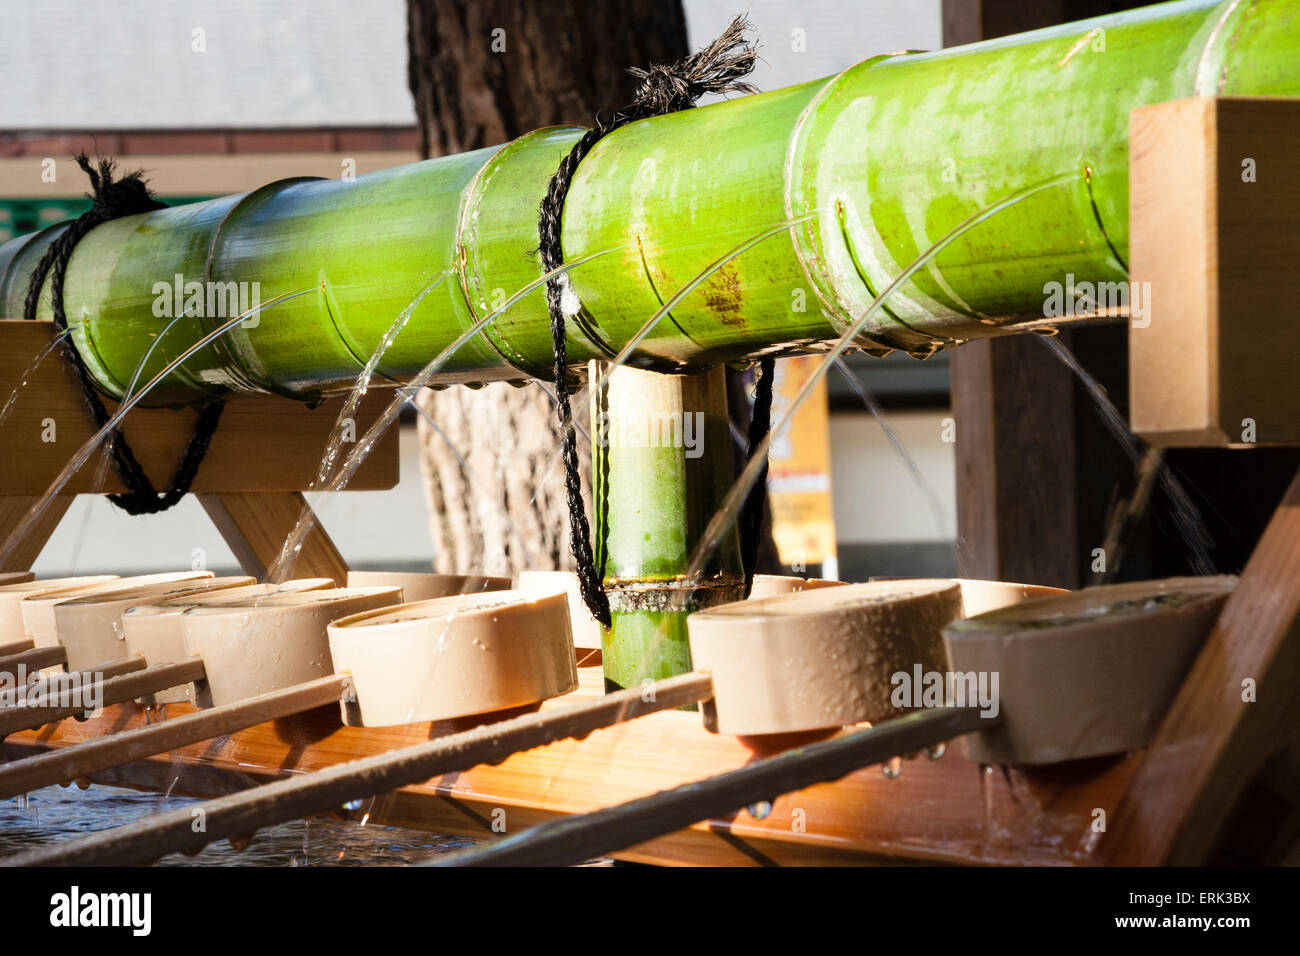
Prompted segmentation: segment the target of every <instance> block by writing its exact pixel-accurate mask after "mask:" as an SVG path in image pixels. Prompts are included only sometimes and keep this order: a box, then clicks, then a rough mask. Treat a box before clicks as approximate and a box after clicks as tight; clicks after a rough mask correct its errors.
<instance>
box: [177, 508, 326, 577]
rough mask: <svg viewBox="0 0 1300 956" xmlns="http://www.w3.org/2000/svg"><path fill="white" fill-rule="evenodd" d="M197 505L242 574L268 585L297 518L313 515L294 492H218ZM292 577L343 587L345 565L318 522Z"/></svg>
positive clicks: (305, 542)
mask: <svg viewBox="0 0 1300 956" xmlns="http://www.w3.org/2000/svg"><path fill="white" fill-rule="evenodd" d="M198 499H199V504H201V505H203V510H204V511H206V512H207V513H208V517H209V518H211V519H212V523H213V524H215V525H216V526H217V530H218V531H220V532H221V536H222V537H223V538H225V539H226V544H228V545H230V550H231V551H233V552H234V553H235V558H236V560H238V561H239V566H240V567H241V568H243V569H244V573H245V574H251V575H252V576H253V577H255V578H257V579H258V580H259V581H264V580H266V577H267V571H268V570H269V569H270V567H271V565H272V564H274V562H275V559H276V558H277V557H279V555H280V549H281V547H283V545H284V542H285V539H286V538H288V537H289V533H290V532H291V531H293V528H294V525H295V524H296V523H297V521H298V519H299V516H300V515H302V514H304V513H306V512H309V511H310V510H311V509H310V506H309V505H308V504H307V499H306V498H304V497H303V496H302V494H301V493H300V492H297V491H285V492H249V493H243V492H216V493H213V494H202V495H198ZM293 576H294V577H297V578H333V579H334V580H335V581H336V582H337V583H338V584H339V585H340V586H341V585H343V584H345V583H347V579H348V565H347V562H346V561H344V560H343V555H341V554H339V550H338V548H336V547H335V546H334V542H333V541H331V540H330V536H329V535H328V534H327V533H326V532H325V529H324V528H323V527H321V525H320V522H319V521H317V522H316V526H315V527H314V528H313V529H312V530H311V533H310V534H308V535H307V537H306V539H305V540H304V541H303V546H302V553H301V554H300V555H299V557H298V560H297V562H296V563H295V564H294V566H293Z"/></svg>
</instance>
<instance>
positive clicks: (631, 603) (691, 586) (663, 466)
mask: <svg viewBox="0 0 1300 956" xmlns="http://www.w3.org/2000/svg"><path fill="white" fill-rule="evenodd" d="M594 364H598V363H594ZM595 374H597V373H596V372H595V371H594V370H593V372H592V373H591V375H592V377H594V376H595ZM600 374H602V375H608V387H607V388H605V389H602V390H601V391H600V393H599V400H598V402H597V403H594V407H593V409H592V416H591V418H592V421H591V435H592V455H593V462H592V469H591V474H592V500H593V501H594V503H595V512H596V541H595V552H596V565H597V567H598V568H602V569H603V571H604V587H605V593H606V595H607V596H608V598H609V605H610V616H611V618H612V625H611V627H610V629H609V630H608V631H606V632H605V634H604V637H603V639H602V642H601V659H602V662H603V664H604V669H605V688H606V690H608V691H616V690H620V689H623V688H628V687H639V686H642V685H644V684H647V683H649V682H652V681H656V680H660V679H662V678H665V677H672V676H673V675H674V674H684V673H686V672H687V671H689V670H690V669H691V651H690V644H689V643H688V640H687V633H686V618H687V616H688V615H690V614H692V613H694V612H695V611H698V610H701V609H703V608H706V607H709V606H712V605H714V604H722V603H726V602H728V601H737V600H740V598H742V597H743V596H744V593H743V592H744V573H743V569H742V566H741V558H740V544H739V540H738V537H737V534H736V529H735V526H734V525H733V526H732V527H730V528H729V529H728V531H727V533H726V534H725V535H724V536H723V539H722V541H721V542H720V543H719V546H718V547H717V548H715V549H714V551H713V553H712V554H710V555H709V561H708V563H707V564H706V565H705V566H704V568H703V569H702V572H701V573H700V575H699V577H698V578H695V579H692V580H689V581H688V580H686V578H685V574H686V572H687V571H688V570H689V569H690V563H691V557H692V554H693V552H694V550H695V547H696V545H698V544H699V541H700V539H701V538H702V537H703V535H704V530H705V528H706V527H707V526H708V523H709V520H710V519H711V518H712V517H713V515H714V514H715V513H716V512H717V510H718V508H719V507H721V506H722V503H723V499H724V498H725V497H726V494H727V491H728V490H729V489H730V488H731V485H732V483H733V481H734V476H733V475H732V468H731V432H730V425H729V423H728V419H727V380H726V373H725V371H724V370H723V369H722V368H720V367H719V368H713V369H711V370H709V371H706V372H697V373H695V374H692V375H664V374H661V373H658V372H650V371H644V370H642V369H635V368H619V369H615V370H613V371H612V372H609V371H608V369H601V371H600Z"/></svg>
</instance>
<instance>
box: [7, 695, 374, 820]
mask: <svg viewBox="0 0 1300 956" xmlns="http://www.w3.org/2000/svg"><path fill="white" fill-rule="evenodd" d="M347 682H348V678H347V677H346V676H345V675H332V676H330V677H322V678H320V679H319V680H314V681H308V682H307V683H304V684H298V685H296V686H294V687H288V688H285V689H284V690H278V691H272V692H271V693H269V694H262V695H260V696H258V697H253V698H251V699H249V700H245V701H240V702H239V703H237V704H225V705H223V706H221V707H213V708H211V709H210V710H200V711H198V712H196V713H192V714H186V715H185V716H184V717H175V718H172V719H171V720H163V721H160V722H159V723H155V724H150V725H149V726H148V727H140V728H138V729H136V730H128V731H124V732H123V733H120V734H112V735H110V736H107V737H101V738H99V739H97V740H89V741H86V742H85V743H81V744H77V745H75V746H72V747H64V748H62V749H59V750H51V751H47V752H46V753H43V754H38V755H37V756H34V757H26V758H24V759H22V760H17V761H14V762H13V763H7V764H2V765H0V800H3V799H6V798H8V797H13V796H17V795H18V794H21V793H30V792H32V791H33V790H39V789H40V788H41V787H49V786H53V785H54V784H56V783H65V782H67V781H69V780H75V779H77V778H79V777H89V776H90V775H91V774H93V773H98V772H99V771H101V770H108V769H109V768H111V767H117V766H120V765H121V764H124V763H130V762H131V761H133V760H142V759H144V758H145V757H152V756H154V755H155V754H161V753H167V752H168V751H169V750H176V749H177V748H180V747H186V746H189V745H190V744H195V743H199V742H200V741H203V740H208V739H211V738H213V737H221V736H223V735H225V734H233V733H235V732H236V731H239V730H244V729H246V728H248V727H252V726H254V725H256V724H261V723H265V722H267V721H269V720H279V719H281V718H283V717H288V716H291V715H293V714H301V713H303V712H305V711H308V710H311V709H313V708H315V707H324V706H326V705H328V704H337V703H338V702H339V698H340V696H341V695H342V693H343V690H344V688H345V687H346V686H347Z"/></svg>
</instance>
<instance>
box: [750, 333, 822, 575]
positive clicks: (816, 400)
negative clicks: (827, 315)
mask: <svg viewBox="0 0 1300 956" xmlns="http://www.w3.org/2000/svg"><path fill="white" fill-rule="evenodd" d="M822 361H823V359H822V357H821V356H817V355H801V356H797V357H794V358H788V359H778V360H777V362H776V381H775V385H774V388H773V391H772V425H773V427H774V428H775V427H776V425H777V424H778V423H779V422H780V421H781V420H782V418H783V417H784V416H785V413H786V410H787V409H788V408H789V407H790V404H791V402H793V401H794V398H795V396H797V395H798V394H799V392H800V390H801V389H802V388H803V387H804V384H805V383H806V382H807V381H808V379H809V378H810V377H811V376H812V374H813V372H814V371H815V370H816V369H817V367H818V366H819V365H820V364H821V363H822ZM767 492H768V498H769V500H770V501H771V506H772V537H773V538H774V539H775V541H776V549H777V551H778V552H779V554H780V556H781V563H782V564H785V565H788V566H789V567H790V568H791V569H792V570H793V571H795V572H796V573H800V572H803V571H806V570H807V567H808V565H813V564H820V565H822V572H821V573H822V574H823V575H825V576H826V577H835V576H836V574H837V555H836V551H835V514H834V511H833V510H832V507H831V436H830V403H829V400H828V398H827V393H826V379H825V377H823V378H822V379H821V381H819V382H818V383H817V386H816V388H815V389H814V390H813V392H812V394H811V395H809V396H808V399H807V401H805V402H804V403H803V405H801V406H800V407H799V410H798V411H797V412H796V413H795V416H794V418H793V419H792V420H791V422H790V424H789V425H788V426H786V427H785V428H783V429H782V430H781V432H780V433H779V434H774V435H773V439H772V447H771V450H770V451H769V453H768V473H767Z"/></svg>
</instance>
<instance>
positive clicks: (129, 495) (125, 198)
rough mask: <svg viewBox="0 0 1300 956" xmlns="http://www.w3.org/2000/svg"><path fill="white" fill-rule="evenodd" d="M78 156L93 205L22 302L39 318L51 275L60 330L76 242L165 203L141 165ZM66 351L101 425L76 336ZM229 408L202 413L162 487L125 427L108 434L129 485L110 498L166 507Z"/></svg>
mask: <svg viewBox="0 0 1300 956" xmlns="http://www.w3.org/2000/svg"><path fill="white" fill-rule="evenodd" d="M76 160H77V165H78V166H80V167H81V168H82V170H83V171H84V172H85V173H86V175H87V176H88V177H90V187H91V193H90V196H89V197H88V198H89V199H90V200H91V206H90V209H88V210H86V212H84V213H82V214H81V215H80V216H78V217H77V218H76V219H74V220H73V221H72V222H71V223H69V224H68V228H67V229H65V230H64V231H63V232H62V233H60V234H59V236H58V238H57V239H55V240H54V241H53V242H52V243H50V246H49V248H48V249H46V250H45V254H44V255H42V256H41V258H40V261H39V262H37V263H36V267H35V269H34V270H33V271H32V277H31V281H30V283H29V284H28V286H27V297H26V299H25V300H24V302H23V318H24V319H35V318H36V312H37V308H38V306H39V304H40V298H41V288H42V286H44V285H45V279H46V277H47V276H48V277H49V278H50V305H51V308H52V310H53V313H54V326H55V328H56V329H58V331H59V332H66V331H67V329H68V317H67V315H66V313H65V312H64V309H63V282H64V278H65V277H66V275H67V271H68V260H70V259H71V258H72V250H73V249H75V248H76V246H77V243H78V242H80V241H81V240H82V239H83V238H84V237H85V236H86V234H87V233H89V232H90V231H91V230H92V229H94V228H95V227H96V226H98V225H101V224H103V223H106V222H109V221H111V220H113V219H120V218H121V217H123V216H134V215H136V214H137V213H142V212H152V211H153V210H155V209H162V208H164V207H165V205H166V204H165V203H161V202H159V201H158V200H156V199H154V198H153V194H152V193H150V191H149V187H148V185H147V184H146V183H145V181H144V178H143V172H142V171H141V170H135V171H134V172H130V173H127V174H126V175H124V176H122V177H121V178H120V179H119V178H116V177H115V171H116V168H117V164H116V163H115V162H114V161H113V160H111V159H105V158H103V157H101V158H100V159H99V163H98V166H97V167H96V166H94V165H92V164H91V162H90V160H89V159H88V158H87V156H86V154H85V153H78V154H77V156H76ZM63 354H64V356H65V357H66V358H67V360H68V362H69V363H71V365H72V367H73V368H74V369H75V370H76V372H77V379H78V381H80V383H81V395H82V398H83V399H84V400H85V403H86V407H87V408H89V409H90V414H91V416H92V417H93V418H94V420H95V427H96V429H102V428H103V427H104V426H105V425H107V424H108V422H109V419H110V418H111V417H112V416H111V415H110V414H109V411H108V409H107V408H105V407H104V403H103V401H102V400H101V399H100V397H99V391H98V390H97V389H96V387H95V382H94V379H93V378H92V377H91V375H90V370H89V369H87V368H86V363H85V361H83V359H82V357H81V353H80V352H78V351H77V347H76V346H75V345H74V344H73V342H72V337H71V336H67V337H65V338H64V340H63ZM224 408H225V406H224V405H222V404H221V403H219V402H214V403H212V404H210V405H208V406H206V407H205V408H204V409H203V411H202V412H201V413H200V414H199V419H198V421H197V422H196V423H195V426H194V435H193V437H191V439H190V443H189V446H188V447H187V448H186V449H185V455H184V456H183V457H182V458H181V462H180V464H179V465H177V467H176V471H175V473H174V474H173V475H172V480H171V485H170V486H169V487H168V488H167V490H166V491H163V492H159V491H158V490H157V489H156V488H154V486H153V482H152V481H150V480H149V476H148V475H146V474H145V472H144V468H143V467H142V466H141V464H140V462H139V460H138V459H137V458H136V457H135V453H134V452H133V451H132V450H131V446H130V444H128V443H127V440H126V436H125V435H123V434H122V431H121V429H120V428H118V429H114V430H113V433H112V435H111V436H110V437H109V439H108V441H109V443H110V449H111V454H112V458H113V467H114V468H115V470H116V471H117V473H118V475H119V476H120V477H121V479H122V483H123V484H124V485H126V487H127V491H126V493H125V494H115V495H109V496H108V500H109V501H111V502H113V504H115V505H117V506H118V507H119V508H121V509H122V510H123V511H125V512H126V513H127V514H132V515H138V514H155V513H157V512H159V511H166V510H167V509H168V508H170V507H172V505H174V504H176V503H177V502H178V501H180V500H181V498H183V497H184V496H185V494H186V493H187V492H188V491H189V490H190V485H191V484H192V483H193V481H194V476H195V475H196V474H198V470H199V466H200V465H201V464H202V463H203V456H204V455H205V454H207V451H208V445H209V444H210V443H211V441H212V436H213V434H214V433H215V432H216V430H217V423H218V421H220V419H221V412H222V410H223V409H224Z"/></svg>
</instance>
